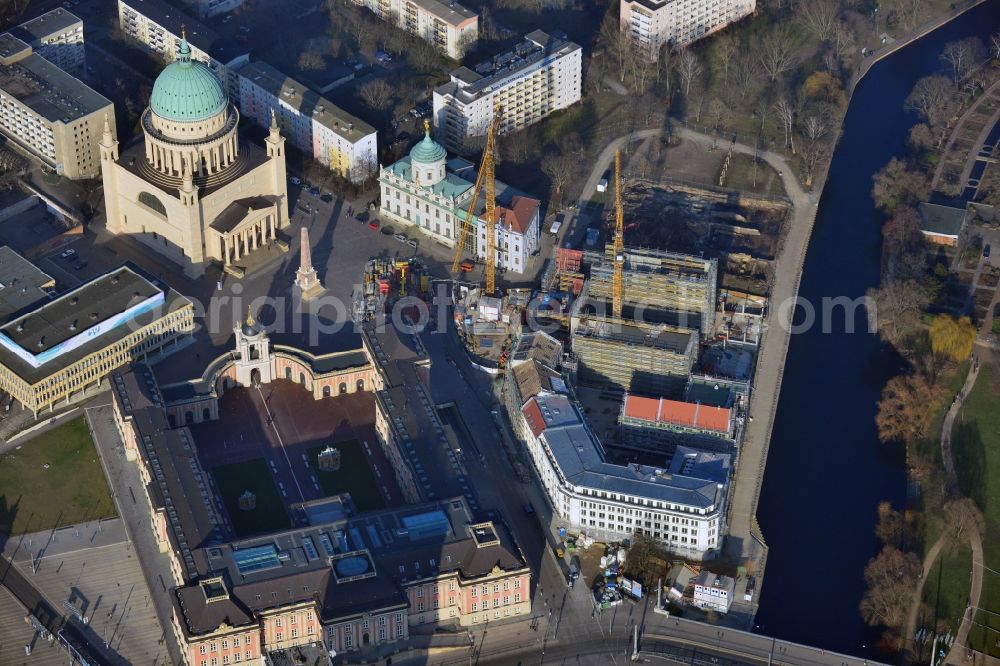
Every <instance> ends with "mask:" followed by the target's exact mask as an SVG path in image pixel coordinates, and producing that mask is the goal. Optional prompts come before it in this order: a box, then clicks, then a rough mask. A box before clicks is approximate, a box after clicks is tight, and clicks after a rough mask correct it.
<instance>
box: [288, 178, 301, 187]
mask: <svg viewBox="0 0 1000 666" xmlns="http://www.w3.org/2000/svg"><path fill="white" fill-rule="evenodd" d="M288 182H289V183H291V184H292V185H301V184H302V179H301V178H299V177H297V176H289V177H288Z"/></svg>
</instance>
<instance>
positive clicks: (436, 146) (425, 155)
mask: <svg viewBox="0 0 1000 666" xmlns="http://www.w3.org/2000/svg"><path fill="white" fill-rule="evenodd" d="M447 157H448V151H447V150H445V149H444V147H443V146H442V145H441V144H440V143H438V142H437V141H435V140H434V139H432V138H431V124H430V123H429V122H427V121H424V139H423V141H421V142H420V143H418V144H417V145H415V146H413V149H412V150H410V161H411V162H420V163H421V164H434V163H435V162H443V161H444V160H445V158H447Z"/></svg>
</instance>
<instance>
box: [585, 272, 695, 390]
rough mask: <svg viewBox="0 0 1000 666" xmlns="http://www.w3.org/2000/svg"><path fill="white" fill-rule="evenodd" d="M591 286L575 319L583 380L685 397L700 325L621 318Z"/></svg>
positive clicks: (614, 386)
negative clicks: (597, 297) (597, 300)
mask: <svg viewBox="0 0 1000 666" xmlns="http://www.w3.org/2000/svg"><path fill="white" fill-rule="evenodd" d="M588 287H589V285H588V286H585V287H584V290H583V293H582V294H581V295H580V298H579V299H577V301H576V303H575V305H574V308H573V315H572V317H571V318H570V336H571V340H572V349H573V354H574V355H575V356H576V358H577V360H578V362H579V369H578V376H579V378H580V380H581V381H583V382H587V383H590V384H597V385H602V386H605V387H612V388H616V389H620V390H622V391H629V392H632V393H640V394H644V395H655V396H677V395H680V394H681V393H682V392H683V390H684V385H685V383H686V382H687V378H688V375H689V374H691V368H692V366H693V365H694V362H695V359H696V357H697V354H698V341H699V337H700V336H699V334H698V329H696V328H681V327H678V326H671V325H668V324H653V323H649V322H642V321H635V320H632V319H628V318H625V317H615V316H613V314H612V313H611V312H610V310H609V309H608V308H606V307H604V305H605V304H604V303H598V304H595V303H594V302H593V301H592V300H591V299H590V298H589V297H588V294H587V291H588Z"/></svg>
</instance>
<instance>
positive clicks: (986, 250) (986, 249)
mask: <svg viewBox="0 0 1000 666" xmlns="http://www.w3.org/2000/svg"><path fill="white" fill-rule="evenodd" d="M983 256H984V257H986V258H987V259H989V258H990V244H989V243H987V244H986V245H984V246H983Z"/></svg>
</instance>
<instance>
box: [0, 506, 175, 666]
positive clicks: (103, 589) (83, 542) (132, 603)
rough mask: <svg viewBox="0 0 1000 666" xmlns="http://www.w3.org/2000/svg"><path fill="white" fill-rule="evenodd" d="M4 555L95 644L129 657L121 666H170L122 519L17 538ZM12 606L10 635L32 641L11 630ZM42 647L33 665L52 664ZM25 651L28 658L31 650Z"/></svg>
mask: <svg viewBox="0 0 1000 666" xmlns="http://www.w3.org/2000/svg"><path fill="white" fill-rule="evenodd" d="M4 555H6V556H8V557H12V559H13V561H14V566H16V567H17V569H18V570H19V571H20V572H21V573H22V574H23V575H24V576H25V577H26V578H27V579H28V580H29V581H30V582H31V583H32V584H33V585H35V586H36V587H37V588H38V589H39V591H40V592H41V593H42V594H43V595H44V596H45V598H46V599H47V600H48V601H49V603H51V604H52V606H53V607H54V608H56V609H58V610H59V611H61V612H65V613H66V614H67V615H78V617H81V618H84V617H85V618H86V619H87V622H88V625H87V628H86V629H85V635H86V636H87V637H88V640H89V641H91V642H93V643H94V644H95V645H96V644H106V645H108V646H109V647H110V648H111V649H112V650H114V652H115V653H116V654H117V655H119V656H120V657H121V661H120V662H118V663H120V664H123V665H124V664H168V663H170V662H169V659H168V658H167V649H166V647H165V646H164V643H163V629H162V627H161V625H160V622H159V619H158V618H157V615H156V610H155V608H154V605H153V603H152V599H151V598H150V592H149V588H148V587H147V586H146V581H145V579H144V578H143V574H142V570H141V568H140V566H139V561H138V559H137V557H136V554H135V550H134V549H133V548H132V544H131V543H130V542H129V540H128V537H127V535H126V532H125V528H124V525H123V524H122V521H121V519H119V518H114V519H109V520H104V521H101V522H100V523H98V522H91V523H84V524H81V525H76V526H71V527H66V528H62V529H59V530H54V531H50V532H38V533H34V534H26V535H24V536H23V537H13V538H11V539H10V540H9V541H7V543H6V544H5V546H4ZM33 563H34V565H33ZM33 567H34V568H35V569H36V570H35V573H32V569H33ZM12 603H14V604H15V605H16V602H12ZM8 606H9V604H8V603H7V602H6V601H3V602H0V624H2V625H3V626H4V628H5V629H4V631H3V632H2V635H3V636H5V637H6V636H20V635H21V634H25V632H24V631H16V630H13V629H12V631H11V632H10V633H8V632H7V631H6V626H7V625H8V624H9V622H10V620H9V615H10V613H11V611H10V610H9V609H8V608H7V607H8ZM70 607H72V609H73V610H70ZM5 618H6V619H5ZM21 622H22V623H23V611H21ZM27 637H28V638H30V633H28V634H27ZM39 648H40V650H39V654H40V656H41V657H42V658H43V660H42V661H35V660H34V655H32V660H31V661H28V662H25V663H29V664H32V665H34V664H36V663H48V662H46V661H44V659H45V658H48V657H47V655H48V653H49V651H50V648H49V647H48V646H47V645H45V646H42V645H39ZM20 649H21V653H22V656H23V645H22V646H21V648H20ZM52 650H53V651H54V650H55V649H54V648H53V649H52ZM4 654H5V652H4V648H0V663H2V664H4V665H6V664H8V663H11V662H8V661H6V659H4ZM58 654H60V655H62V660H61V661H59V662H58V663H65V662H66V658H65V653H62V652H59V653H58ZM13 663H20V662H13ZM53 663H54V662H53Z"/></svg>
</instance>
